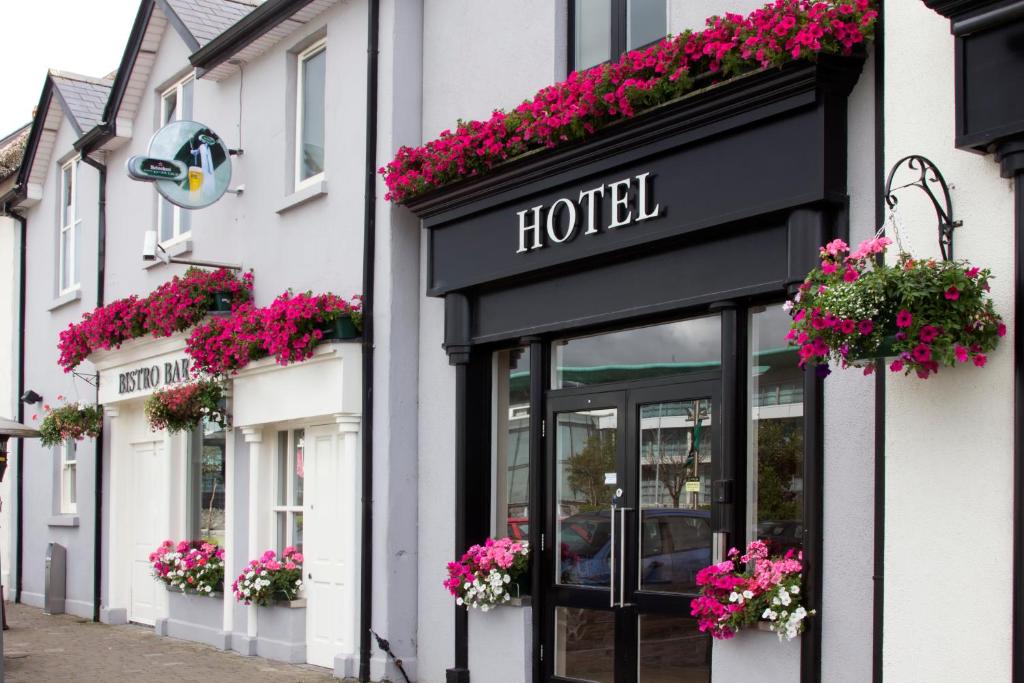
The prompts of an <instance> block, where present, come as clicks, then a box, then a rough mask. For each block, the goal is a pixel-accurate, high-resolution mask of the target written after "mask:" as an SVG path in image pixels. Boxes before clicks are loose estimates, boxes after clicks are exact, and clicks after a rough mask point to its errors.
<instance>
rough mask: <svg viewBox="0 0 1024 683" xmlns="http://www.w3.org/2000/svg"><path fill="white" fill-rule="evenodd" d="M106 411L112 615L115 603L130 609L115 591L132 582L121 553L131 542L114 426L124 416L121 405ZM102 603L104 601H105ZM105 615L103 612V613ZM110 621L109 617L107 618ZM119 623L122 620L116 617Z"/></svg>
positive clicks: (99, 454)
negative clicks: (123, 518) (127, 535)
mask: <svg viewBox="0 0 1024 683" xmlns="http://www.w3.org/2000/svg"><path fill="white" fill-rule="evenodd" d="M103 414H104V415H105V416H106V417H108V418H109V419H108V420H107V429H106V433H105V434H104V437H105V438H106V440H107V444H108V446H109V448H108V451H109V453H110V466H109V467H108V468H107V491H108V493H109V500H110V503H109V506H108V508H107V519H109V520H110V526H109V527H108V531H107V548H109V549H110V551H109V552H108V553H107V557H106V562H105V565H106V569H107V572H106V573H107V604H106V607H107V613H108V615H109V613H110V609H111V607H113V606H115V605H120V604H123V605H124V607H125V608H126V610H127V607H128V602H127V600H125V601H124V603H122V602H121V600H120V597H121V596H120V595H115V593H121V592H122V590H121V587H123V586H126V585H127V583H128V577H129V575H127V574H126V573H125V571H124V566H123V562H124V557H122V556H121V549H122V548H126V547H128V544H127V543H126V542H125V539H124V538H123V535H124V534H123V533H122V529H121V515H122V514H123V508H124V503H123V502H122V501H121V493H122V492H123V491H124V487H123V486H122V483H121V482H122V477H123V476H124V473H123V472H121V467H119V465H120V463H117V462H115V460H116V453H117V445H118V444H117V436H118V434H117V430H116V429H115V428H114V425H115V424H116V423H117V417H118V415H120V411H119V410H118V408H117V406H103ZM102 451H103V448H102V447H101V446H99V445H97V448H96V456H97V457H102ZM101 603H102V600H101ZM100 614H101V615H102V612H101V613H100ZM107 620H108V621H110V619H109V616H108V618H107ZM116 621H117V622H119V621H120V619H118V620H116Z"/></svg>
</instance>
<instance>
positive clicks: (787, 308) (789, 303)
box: [782, 301, 793, 313]
mask: <svg viewBox="0 0 1024 683" xmlns="http://www.w3.org/2000/svg"><path fill="white" fill-rule="evenodd" d="M782 310H784V311H785V312H786V313H789V312H790V311H792V310H793V302H792V301H787V302H786V303H784V304H782Z"/></svg>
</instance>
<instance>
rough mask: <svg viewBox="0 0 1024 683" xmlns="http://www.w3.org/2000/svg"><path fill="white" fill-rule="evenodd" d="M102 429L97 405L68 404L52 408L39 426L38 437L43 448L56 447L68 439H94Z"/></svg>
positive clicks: (101, 419) (100, 415)
mask: <svg viewBox="0 0 1024 683" xmlns="http://www.w3.org/2000/svg"><path fill="white" fill-rule="evenodd" d="M102 429H103V408H101V407H100V406H97V405H85V404H81V403H68V404H67V405H63V406H60V407H59V408H54V409H53V410H51V411H50V412H49V413H47V415H46V417H44V418H43V421H42V423H41V424H40V425H39V437H40V441H42V444H43V445H44V446H47V447H50V446H56V445H58V444H61V443H63V442H65V441H67V440H68V439H74V440H75V441H81V440H82V439H84V438H85V437H89V438H93V439H94V438H96V437H97V436H99V433H100V431H101V430H102Z"/></svg>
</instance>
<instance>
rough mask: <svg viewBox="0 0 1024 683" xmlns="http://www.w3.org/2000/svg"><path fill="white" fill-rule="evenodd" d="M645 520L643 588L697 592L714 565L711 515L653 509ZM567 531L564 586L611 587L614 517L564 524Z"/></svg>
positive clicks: (588, 516) (589, 515) (598, 515)
mask: <svg viewBox="0 0 1024 683" xmlns="http://www.w3.org/2000/svg"><path fill="white" fill-rule="evenodd" d="M642 514H643V524H642V525H641V536H642V538H641V541H640V547H641V572H642V574H641V577H640V580H641V588H642V589H643V590H651V591H672V592H677V591H693V590H695V586H696V576H697V572H698V571H700V570H701V569H703V568H704V567H706V566H707V565H709V564H710V563H711V513H710V512H708V511H707V510H684V509H679V508H652V509H646V510H643V511H642ZM634 519H635V518H634ZM561 531H562V534H561V582H562V583H567V584H573V585H577V586H607V585H608V581H609V574H610V562H609V554H610V551H611V525H610V524H609V511H608V510H602V511H599V512H583V513H580V514H577V515H573V516H572V517H568V518H566V519H564V520H562V522H561ZM616 542H618V539H616Z"/></svg>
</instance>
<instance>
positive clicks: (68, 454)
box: [64, 439, 78, 462]
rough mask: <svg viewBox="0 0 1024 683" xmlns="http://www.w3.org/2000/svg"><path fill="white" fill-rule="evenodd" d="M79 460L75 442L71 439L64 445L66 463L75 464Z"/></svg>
mask: <svg viewBox="0 0 1024 683" xmlns="http://www.w3.org/2000/svg"><path fill="white" fill-rule="evenodd" d="M77 459H78V449H76V448H75V440H74V439H69V440H68V441H66V442H65V443H64V462H75V461H76V460H77Z"/></svg>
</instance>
